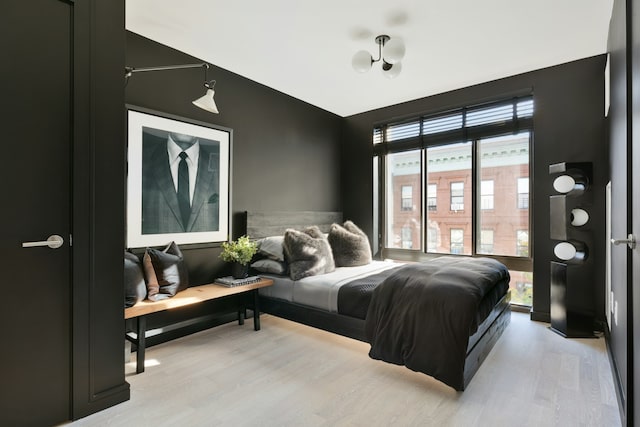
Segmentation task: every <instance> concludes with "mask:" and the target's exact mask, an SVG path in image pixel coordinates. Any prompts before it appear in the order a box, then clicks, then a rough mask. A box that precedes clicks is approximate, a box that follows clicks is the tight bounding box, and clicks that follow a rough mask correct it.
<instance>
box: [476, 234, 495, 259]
mask: <svg viewBox="0 0 640 427" xmlns="http://www.w3.org/2000/svg"><path fill="white" fill-rule="evenodd" d="M478 253H481V254H483V255H487V254H492V253H493V230H481V231H480V242H479V245H478Z"/></svg>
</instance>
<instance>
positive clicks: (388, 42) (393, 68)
mask: <svg viewBox="0 0 640 427" xmlns="http://www.w3.org/2000/svg"><path fill="white" fill-rule="evenodd" d="M375 41H376V43H377V44H378V59H373V56H371V54H370V53H369V52H367V51H366V50H361V51H359V52H356V54H355V55H353V59H352V60H351V65H352V66H353V69H354V70H356V71H357V72H359V73H365V72H367V71H369V70H370V69H371V67H372V65H373V63H374V62H378V61H382V74H384V76H385V77H387V78H390V79H392V78H394V77H397V76H398V74H400V71H402V64H401V63H400V61H401V60H402V58H403V57H404V53H405V47H404V43H402V40H401V39H399V38H396V39H392V38H391V37H389V36H387V35H386V34H382V35H379V36H378V37H376V38H375ZM383 48H384V55H383Z"/></svg>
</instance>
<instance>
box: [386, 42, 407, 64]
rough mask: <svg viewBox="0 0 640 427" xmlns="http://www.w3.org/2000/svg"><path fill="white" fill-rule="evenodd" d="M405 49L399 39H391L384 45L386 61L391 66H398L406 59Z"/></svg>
mask: <svg viewBox="0 0 640 427" xmlns="http://www.w3.org/2000/svg"><path fill="white" fill-rule="evenodd" d="M404 53H405V47H404V43H402V40H401V39H399V38H395V39H390V40H389V41H388V42H386V43H385V44H384V60H385V61H387V62H388V63H389V64H397V63H398V62H400V61H402V58H404Z"/></svg>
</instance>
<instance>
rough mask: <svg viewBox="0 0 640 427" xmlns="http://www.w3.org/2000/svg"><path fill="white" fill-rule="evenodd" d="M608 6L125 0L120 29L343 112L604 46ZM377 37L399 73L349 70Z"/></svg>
mask: <svg viewBox="0 0 640 427" xmlns="http://www.w3.org/2000/svg"><path fill="white" fill-rule="evenodd" d="M612 6H613V0H483V1H479V0H393V1H392V0H388V1H382V0H322V1H308V0H269V1H262V0H253V1H251V0H232V1H229V0H226V1H222V0H179V1H178V0H126V28H127V29H128V30H130V31H132V32H135V33H137V34H140V35H142V36H144V37H147V38H150V39H152V40H155V41H157V42H160V43H162V44H165V45H167V46H170V47H172V48H175V49H178V50H180V51H183V52H185V53H188V54H190V55H193V56H195V57H198V58H200V59H202V60H204V61H207V62H209V63H211V64H214V65H216V66H218V67H222V68H224V69H227V70H229V71H232V72H234V73H237V74H240V75H242V76H244V77H247V78H249V79H251V80H254V81H256V82H259V83H261V84H264V85H267V86H270V87H272V88H274V89H276V90H278V91H280V92H284V93H286V94H288V95H291V96H293V97H295V98H298V99H301V100H303V101H306V102H308V103H310V104H313V105H315V106H318V107H320V108H323V109H325V110H328V111H331V112H333V113H335V114H338V115H340V116H349V115H352V114H357V113H361V112H364V111H369V110H372V109H376V108H380V107H385V106H388V105H392V104H397V103H401V102H405V101H409V100H412V99H418V98H422V97H425V96H429V95H434V94H437V93H442V92H445V91H448V90H452V89H458V88H461V87H466V86H470V85H473V84H476V83H482V82H486V81H490V80H495V79H498V78H502V77H507V76H511V75H515V74H520V73H523V72H526V71H530V70H535V69H540V68H544V67H548V66H552V65H557V64H561V63H565V62H569V61H573V60H576V59H580V58H586V57H590V56H594V55H598V54H601V53H604V52H606V46H607V33H608V27H609V19H610V17H611V10H612ZM379 34H388V35H390V36H392V37H401V38H402V39H404V42H405V45H406V50H407V51H406V55H405V58H404V60H403V61H402V73H401V74H400V75H399V76H398V77H397V78H396V79H393V80H389V79H386V78H385V77H383V76H382V73H381V72H380V65H379V63H377V64H374V66H373V69H372V70H371V71H369V72H368V73H366V74H358V73H356V72H355V71H354V70H353V69H352V68H351V58H352V56H353V54H354V53H355V52H357V51H358V50H362V49H365V50H369V51H370V52H371V53H372V54H373V55H374V56H377V45H376V44H375V42H374V38H375V36H377V35H379ZM127 65H129V66H141V65H145V66H149V65H171V64H127ZM212 78H215V76H212ZM222 108H224V107H222Z"/></svg>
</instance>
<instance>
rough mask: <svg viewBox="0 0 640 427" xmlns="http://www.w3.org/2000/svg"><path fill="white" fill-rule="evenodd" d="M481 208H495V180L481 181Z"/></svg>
mask: <svg viewBox="0 0 640 427" xmlns="http://www.w3.org/2000/svg"><path fill="white" fill-rule="evenodd" d="M480 209H493V180H492V179H490V180H487V181H482V182H481V183H480Z"/></svg>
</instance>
